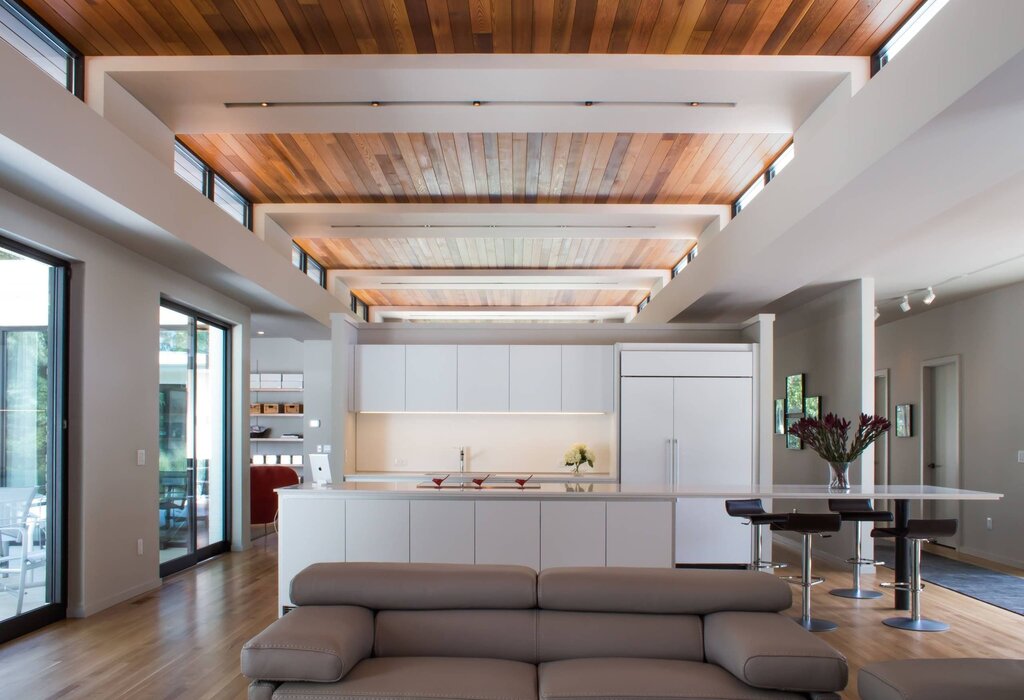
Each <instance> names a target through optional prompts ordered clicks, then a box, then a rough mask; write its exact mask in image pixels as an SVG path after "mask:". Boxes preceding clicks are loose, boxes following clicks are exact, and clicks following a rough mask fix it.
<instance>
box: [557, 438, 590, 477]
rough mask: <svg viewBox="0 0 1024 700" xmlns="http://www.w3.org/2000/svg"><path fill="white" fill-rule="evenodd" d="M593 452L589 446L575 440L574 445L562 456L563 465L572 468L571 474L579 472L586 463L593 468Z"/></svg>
mask: <svg viewBox="0 0 1024 700" xmlns="http://www.w3.org/2000/svg"><path fill="white" fill-rule="evenodd" d="M594 459H595V458H594V453H593V452H591V451H590V448H589V447H587V446H586V445H584V444H583V443H582V442H577V443H576V444H575V445H573V446H572V447H570V448H569V449H568V450H567V451H566V453H565V456H564V457H563V461H564V463H565V466H567V467H569V468H570V469H571V470H572V473H573V474H577V475H578V474H579V473H580V468H581V467H582V466H583V465H584V464H586V465H588V466H589V467H590V468H591V469H593V468H594Z"/></svg>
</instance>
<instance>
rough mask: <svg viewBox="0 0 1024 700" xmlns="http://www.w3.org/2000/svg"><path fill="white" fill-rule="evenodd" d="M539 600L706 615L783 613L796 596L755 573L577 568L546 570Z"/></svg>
mask: <svg viewBox="0 0 1024 700" xmlns="http://www.w3.org/2000/svg"><path fill="white" fill-rule="evenodd" d="M537 600H538V606H539V607H540V608H543V609H545V610H569V611H578V612H618V613H653V614H687V615H708V614H710V613H715V612H722V611H725V610H733V611H742V612H780V611H782V610H788V609H789V607H790V605H792V603H793V594H792V592H791V591H790V588H789V585H788V584H787V583H786V582H785V581H783V580H781V579H780V578H778V577H777V576H772V575H771V574H766V573H760V572H756V571H742V570H718V569H641V568H630V567H573V568H557V569H545V570H544V571H542V572H541V573H540V576H539V577H538V578H537Z"/></svg>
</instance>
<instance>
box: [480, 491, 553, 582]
mask: <svg viewBox="0 0 1024 700" xmlns="http://www.w3.org/2000/svg"><path fill="white" fill-rule="evenodd" d="M476 563H477V564H522V565H523V566H529V567H532V568H534V569H539V568H540V503H539V502H538V501H477V502H476Z"/></svg>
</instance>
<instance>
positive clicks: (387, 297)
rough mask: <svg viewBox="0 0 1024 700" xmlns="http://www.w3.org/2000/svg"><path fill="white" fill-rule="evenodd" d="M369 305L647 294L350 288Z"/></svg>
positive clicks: (622, 298)
mask: <svg viewBox="0 0 1024 700" xmlns="http://www.w3.org/2000/svg"><path fill="white" fill-rule="evenodd" d="M352 293H353V294H355V295H356V296H357V297H359V298H360V299H362V300H363V301H364V302H366V303H367V304H368V305H370V306H456V307H457V306H470V307H473V306H636V305H637V304H639V303H640V302H641V301H642V300H643V298H644V297H645V296H647V292H645V291H641V290H638V289H630V290H625V291H612V290H608V291H600V290H585V289H584V290H579V289H573V290H560V289H538V290H518V289H516V290H510V289H454V290H452V289H416V290H390V289H354V290H352Z"/></svg>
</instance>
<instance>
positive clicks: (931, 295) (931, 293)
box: [924, 287, 935, 304]
mask: <svg viewBox="0 0 1024 700" xmlns="http://www.w3.org/2000/svg"><path fill="white" fill-rule="evenodd" d="M933 301H935V290H933V289H932V288H931V287H928V292H927V293H926V294H925V295H924V303H925V304H931V303H932V302H933Z"/></svg>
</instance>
